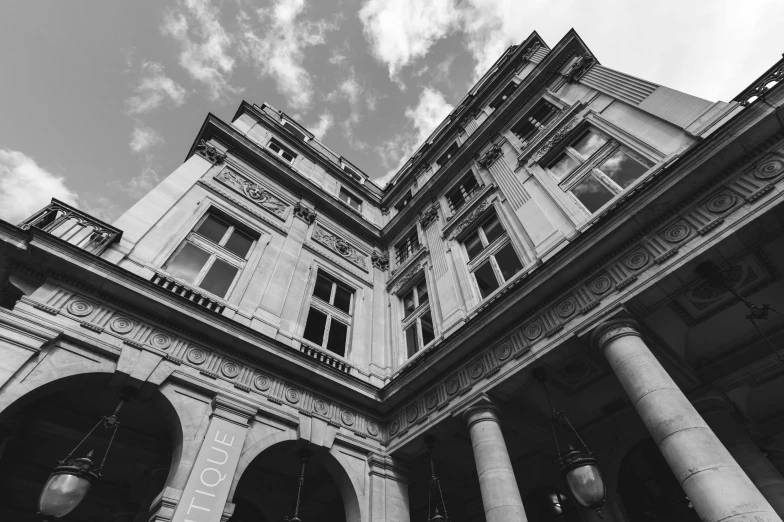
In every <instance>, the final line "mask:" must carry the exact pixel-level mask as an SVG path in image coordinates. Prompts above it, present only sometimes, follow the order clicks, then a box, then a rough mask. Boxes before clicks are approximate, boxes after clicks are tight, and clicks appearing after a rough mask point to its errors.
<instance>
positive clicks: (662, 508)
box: [618, 439, 700, 522]
mask: <svg viewBox="0 0 784 522" xmlns="http://www.w3.org/2000/svg"><path fill="white" fill-rule="evenodd" d="M618 493H619V494H620V496H621V501H622V502H623V506H624V508H626V514H627V515H628V517H629V520H630V521H631V522H699V520H700V518H699V517H698V516H697V513H696V511H694V508H693V507H692V505H691V503H690V502H689V499H688V497H687V496H686V494H685V493H684V492H683V489H682V488H681V485H680V484H679V483H678V479H676V478H675V475H674V474H673V473H672V470H671V469H670V467H669V466H668V465H667V461H666V460H664V457H663V456H662V454H661V452H660V451H659V448H657V447H656V444H655V443H654V442H653V439H645V440H643V441H642V442H638V443H637V444H636V445H634V446H633V447H632V448H631V449H630V450H629V452H628V453H627V454H626V456H625V457H624V459H623V461H622V462H621V468H620V471H619V474H618Z"/></svg>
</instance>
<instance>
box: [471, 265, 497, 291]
mask: <svg viewBox="0 0 784 522" xmlns="http://www.w3.org/2000/svg"><path fill="white" fill-rule="evenodd" d="M474 277H476V283H477V285H479V293H480V294H482V298H485V297H487V296H488V295H490V294H491V293H492V292H493V290H495V289H496V288H498V280H497V279H496V278H495V272H493V267H492V266H490V261H489V260H488V261H487V262H485V263H484V264H483V265H482V266H480V267H479V268H477V269H476V271H475V272H474Z"/></svg>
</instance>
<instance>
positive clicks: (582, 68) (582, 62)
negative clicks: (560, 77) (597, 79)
mask: <svg viewBox="0 0 784 522" xmlns="http://www.w3.org/2000/svg"><path fill="white" fill-rule="evenodd" d="M595 62H596V60H595V59H594V57H593V56H591V55H590V54H588V53H586V54H584V55H582V56H580V57H579V58H577V61H576V62H574V63H573V64H572V68H571V69H569V71H568V72H567V73H566V74H565V75H564V76H565V77H566V81H567V82H569V83H577V81H578V80H579V79H580V78H582V77H583V75H584V74H585V73H587V72H588V69H590V68H591V66H592V65H593V64H594V63H595Z"/></svg>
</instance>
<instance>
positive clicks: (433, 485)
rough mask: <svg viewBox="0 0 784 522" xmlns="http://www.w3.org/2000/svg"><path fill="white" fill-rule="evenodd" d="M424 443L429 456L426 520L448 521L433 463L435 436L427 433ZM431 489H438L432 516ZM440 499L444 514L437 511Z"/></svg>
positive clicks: (434, 521)
mask: <svg viewBox="0 0 784 522" xmlns="http://www.w3.org/2000/svg"><path fill="white" fill-rule="evenodd" d="M425 445H426V446H427V452H428V456H429V457H430V485H429V487H428V490H427V516H428V522H450V518H449V514H447V512H446V504H445V503H444V494H443V493H442V492H441V481H440V480H438V475H436V467H435V464H433V448H435V445H436V439H435V437H432V436H430V435H428V436H427V437H425ZM433 489H437V490H438V498H437V499H436V509H435V513H433V516H432V517H430V513H431V509H430V508H431V506H432V495H433ZM439 499H440V500H441V507H442V508H443V509H444V516H441V513H439V511H438V500H439Z"/></svg>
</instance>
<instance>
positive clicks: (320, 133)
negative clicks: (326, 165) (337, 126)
mask: <svg viewBox="0 0 784 522" xmlns="http://www.w3.org/2000/svg"><path fill="white" fill-rule="evenodd" d="M334 123H335V119H334V118H333V117H332V114H331V113H329V112H325V113H323V114H321V116H319V120H318V123H316V125H315V126H314V127H312V128H311V129H310V132H312V133H313V135H314V136H315V137H316V138H317V139H319V140H321V139H323V138H324V135H325V134H326V133H327V131H328V130H329V129H330V128H331V127H332V124H334Z"/></svg>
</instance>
